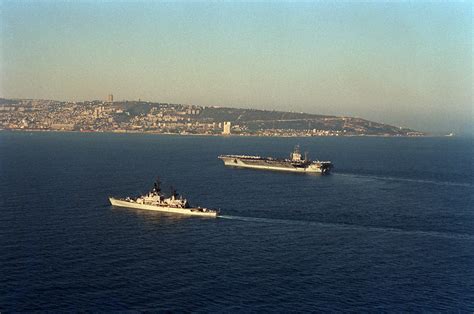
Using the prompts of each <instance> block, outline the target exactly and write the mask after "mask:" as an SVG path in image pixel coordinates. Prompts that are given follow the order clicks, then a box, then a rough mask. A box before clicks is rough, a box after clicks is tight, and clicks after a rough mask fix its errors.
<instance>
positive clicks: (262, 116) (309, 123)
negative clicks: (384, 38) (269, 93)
mask: <svg viewBox="0 0 474 314" xmlns="http://www.w3.org/2000/svg"><path fill="white" fill-rule="evenodd" d="M225 122H230V129H229V128H228V129H227V131H226V132H224V133H226V134H229V131H230V134H235V135H256V136H364V135H365V136H424V135H426V134H425V133H424V132H420V131H416V130H412V129H408V128H402V127H397V126H392V125H387V124H383V123H377V122H372V121H368V120H365V119H361V118H354V117H340V116H328V115H318V114H308V113H296V112H283V111H268V110H256V109H236V108H224V107H205V106H196V105H184V104H168V103H153V102H145V101H115V102H112V101H111V102H105V101H99V100H97V101H83V102H64V101H54V100H34V99H5V98H0V129H5V130H35V131H37V130H42V131H81V132H143V133H163V134H200V135H218V134H222V133H223V130H224V123H225Z"/></svg>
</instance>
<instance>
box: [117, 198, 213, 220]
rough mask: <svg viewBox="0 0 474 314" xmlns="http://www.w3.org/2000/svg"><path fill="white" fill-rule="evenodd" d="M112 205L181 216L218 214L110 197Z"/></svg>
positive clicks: (199, 209) (197, 209)
mask: <svg viewBox="0 0 474 314" xmlns="http://www.w3.org/2000/svg"><path fill="white" fill-rule="evenodd" d="M109 201H110V204H112V205H113V206H118V207H127V208H136V209H145V210H154V211H159V212H165V213H174V214H181V215H190V216H201V217H213V218H215V217H217V212H215V211H208V212H205V211H203V209H202V208H173V207H165V206H156V205H147V204H139V203H135V202H130V201H126V200H121V199H117V198H113V197H109Z"/></svg>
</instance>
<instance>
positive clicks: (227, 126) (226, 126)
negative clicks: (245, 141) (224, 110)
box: [222, 121, 231, 135]
mask: <svg viewBox="0 0 474 314" xmlns="http://www.w3.org/2000/svg"><path fill="white" fill-rule="evenodd" d="M230 126H231V125H230V122H229V121H227V122H224V129H223V131H222V134H224V135H229V134H230Z"/></svg>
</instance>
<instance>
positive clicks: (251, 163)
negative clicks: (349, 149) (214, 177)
mask: <svg viewBox="0 0 474 314" xmlns="http://www.w3.org/2000/svg"><path fill="white" fill-rule="evenodd" d="M218 158H219V159H221V160H222V161H224V164H225V165H226V166H231V167H241V168H254V169H263V170H277V171H290V172H303V173H321V174H329V173H330V171H331V169H332V168H333V165H332V163H331V162H330V161H319V160H317V161H311V160H310V159H308V158H307V157H306V156H305V158H304V159H303V158H302V156H301V152H300V149H299V146H296V147H295V149H294V151H293V152H292V153H291V154H290V158H289V159H277V158H272V157H260V156H247V155H220V156H219V157H218Z"/></svg>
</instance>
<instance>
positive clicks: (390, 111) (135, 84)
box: [0, 0, 474, 133]
mask: <svg viewBox="0 0 474 314" xmlns="http://www.w3.org/2000/svg"><path fill="white" fill-rule="evenodd" d="M472 19H473V4H472V2H470V1H465V2H416V1H413V2H382V1H370V2H354V1H351V2H337V1H330V2H329V1H318V2H293V1H292V2H266V1H264V2H233V1H225V2H221V1H218V2H216V1H213V2H211V1H205V2H196V1H193V2H190V1H171V2H150V1H144V2H143V1H142V2H139V1H126V2H124V1H74V2H72V1H68V2H61V1H5V0H0V97H4V98H35V99H55V100H70V101H79V100H93V99H106V97H107V95H108V94H109V93H112V94H113V95H114V98H115V99H116V100H137V99H142V100H147V101H156V102H169V103H184V104H196V105H208V106H228V107H238V108H256V109H267V110H284V111H296V112H300V111H303V112H308V113H320V114H330V115H342V116H357V117H362V118H366V119H369V120H373V121H378V122H383V123H389V124H393V125H397V126H404V127H410V128H414V129H418V130H423V131H429V132H453V131H454V132H458V133H459V132H460V133H462V132H472V125H474V122H473V121H474V113H473V103H472V99H473V84H472V83H473V82H472V79H473V75H472V65H473V51H472V45H473V39H474V37H473V29H472V26H473V25H472Z"/></svg>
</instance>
